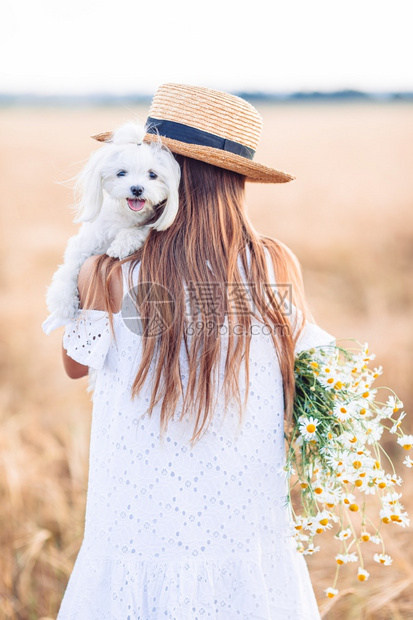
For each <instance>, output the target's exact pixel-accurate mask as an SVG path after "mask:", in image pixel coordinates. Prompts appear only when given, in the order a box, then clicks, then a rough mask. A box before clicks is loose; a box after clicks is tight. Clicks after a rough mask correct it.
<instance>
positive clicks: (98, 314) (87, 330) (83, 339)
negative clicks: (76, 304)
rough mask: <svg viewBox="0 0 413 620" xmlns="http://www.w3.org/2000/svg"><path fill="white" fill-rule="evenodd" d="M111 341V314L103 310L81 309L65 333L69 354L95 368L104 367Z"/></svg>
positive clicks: (64, 339) (85, 364)
mask: <svg viewBox="0 0 413 620" xmlns="http://www.w3.org/2000/svg"><path fill="white" fill-rule="evenodd" d="M114 316H116V315H114ZM111 341H112V334H111V330H110V324H109V316H108V313H107V312H105V311H103V310H79V311H78V312H77V314H76V316H75V318H73V319H72V320H71V321H69V322H68V323H67V324H66V327H65V331H64V334H63V347H64V348H65V349H66V351H67V354H68V356H69V357H71V358H72V359H73V360H75V361H76V362H79V364H83V365H84V366H89V368H94V369H95V370H100V369H101V368H103V365H104V363H105V360H106V356H107V353H108V350H109V347H110V344H111Z"/></svg>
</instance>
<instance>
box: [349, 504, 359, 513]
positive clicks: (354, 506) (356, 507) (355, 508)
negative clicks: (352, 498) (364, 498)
mask: <svg viewBox="0 0 413 620" xmlns="http://www.w3.org/2000/svg"><path fill="white" fill-rule="evenodd" d="M348 509H349V510H351V512H357V510H358V509H359V507H358V506H357V504H350V506H349V507H348Z"/></svg>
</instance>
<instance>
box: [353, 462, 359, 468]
mask: <svg viewBox="0 0 413 620" xmlns="http://www.w3.org/2000/svg"><path fill="white" fill-rule="evenodd" d="M353 467H354V469H360V467H361V461H354V463H353Z"/></svg>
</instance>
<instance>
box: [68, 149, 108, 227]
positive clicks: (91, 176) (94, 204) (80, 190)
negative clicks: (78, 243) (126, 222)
mask: <svg viewBox="0 0 413 620" xmlns="http://www.w3.org/2000/svg"><path fill="white" fill-rule="evenodd" d="M107 148H108V145H104V146H102V147H101V148H100V149H99V150H98V151H96V152H95V153H93V155H92V156H91V157H90V159H89V161H88V162H87V164H86V166H85V167H84V168H83V170H82V171H81V172H80V174H79V176H78V178H77V181H76V187H75V193H76V196H77V201H76V211H77V215H76V218H75V222H93V221H94V220H95V219H96V218H97V217H98V215H99V213H100V210H101V208H102V204H103V190H102V176H101V169H102V161H103V159H104V157H105V156H106V149H107Z"/></svg>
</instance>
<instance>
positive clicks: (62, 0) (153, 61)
mask: <svg viewBox="0 0 413 620" xmlns="http://www.w3.org/2000/svg"><path fill="white" fill-rule="evenodd" d="M412 24H413V0H385V1H383V0H283V1H282V2H280V1H279V0H208V1H202V0H146V1H142V0H69V1H68V0H2V3H1V11H0V57H1V67H2V68H1V72H0V92H17V93H22V92H32V93H38V94H60V93H62V94H65V93H69V94H71V93H83V94H85V93H94V92H108V93H119V94H129V93H146V94H149V95H152V94H153V93H154V92H155V90H156V88H157V87H158V86H159V84H161V83H164V82H182V83H187V84H194V85H200V86H207V87H210V88H217V89H220V90H228V91H237V90H238V91H239V90H250V91H251V90H264V91H273V92H283V91H284V92H288V91H296V90H336V89H342V88H355V89H361V90H375V91H387V90H413V69H412V62H413V35H412Z"/></svg>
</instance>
